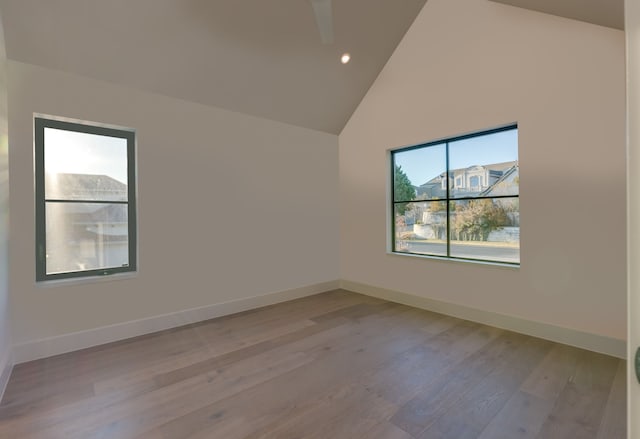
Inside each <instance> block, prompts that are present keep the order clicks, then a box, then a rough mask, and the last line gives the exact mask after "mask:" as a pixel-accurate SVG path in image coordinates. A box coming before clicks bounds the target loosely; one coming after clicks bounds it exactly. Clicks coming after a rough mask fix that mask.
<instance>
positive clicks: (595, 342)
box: [340, 280, 627, 359]
mask: <svg viewBox="0 0 640 439" xmlns="http://www.w3.org/2000/svg"><path fill="white" fill-rule="evenodd" d="M340 288H342V289H345V290H348V291H353V292H355V293H360V294H364V295H367V296H371V297H377V298H379V299H384V300H388V301H390V302H396V303H402V304H404V305H409V306H413V307H415V308H421V309H426V310H428V311H433V312H437V313H440V314H446V315H449V316H453V317H458V318H461V319H465V320H471V321H474V322H478V323H483V324H485V325H490V326H494V327H497V328H502V329H507V330H510V331H514V332H518V333H521V334H526V335H531V336H534V337H538V338H543V339H545V340H550V341H554V342H558V343H563V344H566V345H570V346H575V347H578V348H582V349H587V350H590V351H594V352H599V353H602V354H607V355H611V356H614V357H618V358H622V359H625V358H626V356H627V342H626V341H625V340H619V339H616V338H611V337H606V336H603V335H598V334H591V333H588V332H582V331H578V330H575V329H569V328H563V327H560V326H555V325H551V324H548V323H541V322H535V321H532V320H527V319H523V318H519V317H513V316H508V315H505V314H499V313H494V312H490V311H482V310H479V309H475V308H470V307H466V306H463V305H456V304H453V303H448V302H442V301H439V300H434V299H429V298H426V297H420V296H416V295H413V294H408V293H402V292H400V291H394V290H388V289H386V288H380V287H375V286H372V285H367V284H363V283H359V282H353V281H349V280H341V281H340Z"/></svg>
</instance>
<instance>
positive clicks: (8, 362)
mask: <svg viewBox="0 0 640 439" xmlns="http://www.w3.org/2000/svg"><path fill="white" fill-rule="evenodd" d="M12 371H13V354H12V351H11V348H9V349H7V350H6V351H5V353H4V357H3V358H1V359H0V402H2V397H3V396H4V391H5V390H7V384H8V383H9V377H10V376H11V372H12Z"/></svg>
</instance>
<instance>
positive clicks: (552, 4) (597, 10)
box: [493, 0, 624, 29]
mask: <svg viewBox="0 0 640 439" xmlns="http://www.w3.org/2000/svg"><path fill="white" fill-rule="evenodd" d="M493 1H495V2H498V3H504V4H507V5H512V6H518V7H521V8H526V9H531V10H533V11H538V12H545V13H547V14H552V15H558V16H560V17H565V18H571V19H573V20H580V21H586V22H587V23H593V24H597V25H600V26H607V27H613V28H615V29H624V0H493Z"/></svg>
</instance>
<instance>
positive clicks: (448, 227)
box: [445, 142, 451, 258]
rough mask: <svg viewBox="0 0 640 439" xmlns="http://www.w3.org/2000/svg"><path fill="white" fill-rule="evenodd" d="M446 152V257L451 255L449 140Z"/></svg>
mask: <svg viewBox="0 0 640 439" xmlns="http://www.w3.org/2000/svg"><path fill="white" fill-rule="evenodd" d="M445 152H446V169H445V179H446V183H445V184H446V186H447V257H448V258H450V257H451V230H450V229H451V199H450V196H451V194H450V193H449V142H447V143H446V144H445Z"/></svg>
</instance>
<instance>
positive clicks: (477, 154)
mask: <svg viewBox="0 0 640 439" xmlns="http://www.w3.org/2000/svg"><path fill="white" fill-rule="evenodd" d="M391 174H392V191H391V194H392V201H391V204H392V206H391V212H392V216H393V217H392V222H391V224H392V250H393V251H394V252H396V253H408V254H419V255H430V256H437V257H443V258H450V259H467V260H481V261H490V262H500V263H506V264H514V265H518V264H520V203H519V185H520V174H519V165H518V128H517V126H516V125H510V126H508V127H503V128H498V129H493V130H489V131H483V132H480V133H475V134H470V135H465V136H460V137H455V138H451V139H445V140H441V141H436V142H429V143H425V144H422V145H417V146H412V147H409V148H403V149H398V150H394V151H391Z"/></svg>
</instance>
